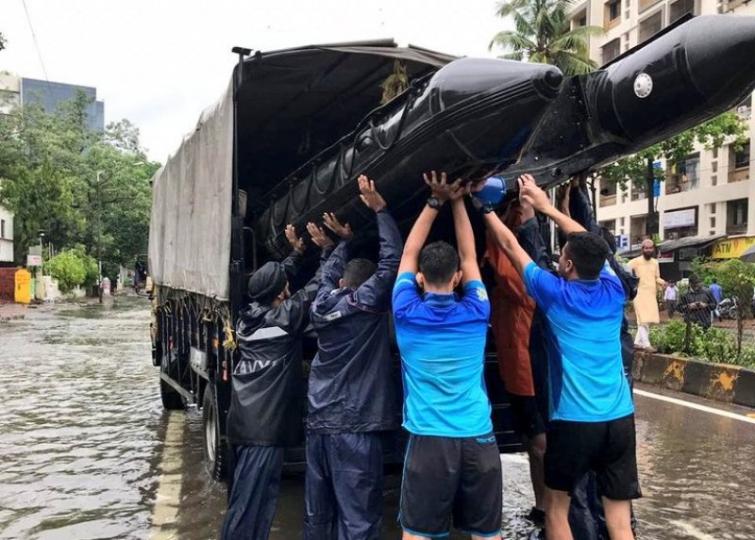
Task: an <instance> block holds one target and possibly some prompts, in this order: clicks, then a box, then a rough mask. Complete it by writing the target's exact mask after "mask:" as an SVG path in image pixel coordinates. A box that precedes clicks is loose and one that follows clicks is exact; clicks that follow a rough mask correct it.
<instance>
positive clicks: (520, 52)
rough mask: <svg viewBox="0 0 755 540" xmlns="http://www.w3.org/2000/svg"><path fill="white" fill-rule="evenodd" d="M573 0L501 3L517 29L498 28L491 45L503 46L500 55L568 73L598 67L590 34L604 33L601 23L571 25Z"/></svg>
mask: <svg viewBox="0 0 755 540" xmlns="http://www.w3.org/2000/svg"><path fill="white" fill-rule="evenodd" d="M572 1H573V0H509V1H503V2H500V3H499V4H498V8H497V10H496V13H497V15H499V16H500V17H513V19H514V26H515V28H516V29H515V30H504V31H502V32H498V33H497V34H496V35H495V37H493V39H492V40H491V41H490V45H489V49H491V50H492V49H493V48H494V47H501V48H503V49H504V50H505V51H507V52H506V53H505V54H503V55H502V56H501V58H508V59H510V60H527V61H529V62H540V63H543V64H552V65H554V66H556V67H558V68H559V69H560V70H561V71H562V72H563V73H564V74H566V75H581V74H584V73H589V72H590V71H592V70H594V69H596V68H597V67H598V65H597V64H596V63H595V62H593V61H592V60H591V59H590V50H589V45H588V38H589V37H590V36H600V35H602V34H603V33H604V31H603V28H601V27H600V26H578V27H576V28H570V26H571V24H570V20H569V17H568V16H567V10H568V8H569V6H570V5H571V3H572Z"/></svg>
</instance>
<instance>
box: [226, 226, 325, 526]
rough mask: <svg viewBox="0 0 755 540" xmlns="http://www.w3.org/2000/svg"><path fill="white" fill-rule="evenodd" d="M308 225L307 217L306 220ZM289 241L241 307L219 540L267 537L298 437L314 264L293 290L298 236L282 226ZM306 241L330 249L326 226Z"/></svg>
mask: <svg viewBox="0 0 755 540" xmlns="http://www.w3.org/2000/svg"><path fill="white" fill-rule="evenodd" d="M310 225H311V224H310ZM286 238H287V239H288V241H289V243H290V244H291V246H292V247H293V251H292V252H291V255H289V256H288V257H287V258H286V259H285V260H284V261H283V262H275V261H269V262H267V263H265V264H263V265H262V266H261V267H260V268H259V269H257V270H256V271H255V272H254V273H253V274H252V276H251V277H250V278H249V286H248V287H249V290H248V292H249V296H250V297H251V298H252V302H251V304H249V305H248V306H247V307H246V308H245V309H243V310H242V311H241V313H240V314H239V321H238V324H237V326H236V336H237V339H238V347H239V360H238V362H237V363H236V365H235V367H234V369H233V375H232V380H231V384H232V392H231V406H230V410H229V411H228V438H229V440H230V442H231V445H232V446H233V460H232V461H233V471H232V475H231V478H230V481H229V486H228V493H229V495H228V511H227V512H226V515H225V520H224V522H223V529H222V532H221V539H222V540H267V538H268V536H269V535H270V527H271V526H272V523H273V517H274V516H275V507H276V503H277V501H278V492H279V490H280V478H281V472H282V470H283V451H284V448H285V447H287V446H296V445H297V444H300V441H301V425H302V411H303V409H304V407H303V405H304V404H303V396H304V388H303V386H304V385H303V379H304V375H303V373H302V362H303V357H302V337H303V336H304V332H305V329H306V328H307V326H308V324H309V307H310V304H311V302H312V301H313V300H314V298H315V294H316V293H317V287H318V285H319V279H320V272H317V273H316V274H315V276H314V277H313V278H312V279H311V280H310V281H309V282H308V283H307V284H306V285H305V286H304V287H303V288H301V289H300V290H299V291H297V292H296V293H294V294H293V295H292V294H291V292H290V290H289V282H290V281H291V280H292V279H293V278H294V277H295V276H296V274H297V273H298V271H299V268H300V266H301V261H302V255H303V253H304V241H303V240H301V239H300V238H299V237H298V236H297V234H296V231H295V230H294V228H293V226H291V225H289V226H287V227H286ZM312 242H313V243H314V244H315V245H317V246H319V247H321V248H322V249H323V252H324V253H326V254H327V253H328V252H329V250H330V248H332V246H333V241H332V240H330V238H328V237H327V236H325V234H324V233H321V234H317V235H312Z"/></svg>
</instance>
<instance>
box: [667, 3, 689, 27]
mask: <svg viewBox="0 0 755 540" xmlns="http://www.w3.org/2000/svg"><path fill="white" fill-rule="evenodd" d="M688 13H690V14H692V15H694V14H695V0H677V1H676V2H674V3H673V4H671V10H670V11H669V24H671V23H673V22H674V21H678V20H679V19H681V18H682V17H684V16H685V15H687V14H688Z"/></svg>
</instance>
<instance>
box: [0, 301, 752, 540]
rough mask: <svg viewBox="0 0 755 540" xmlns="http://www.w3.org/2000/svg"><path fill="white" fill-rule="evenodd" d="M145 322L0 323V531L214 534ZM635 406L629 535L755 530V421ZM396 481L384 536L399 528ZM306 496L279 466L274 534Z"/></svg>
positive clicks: (70, 310) (77, 317)
mask: <svg viewBox="0 0 755 540" xmlns="http://www.w3.org/2000/svg"><path fill="white" fill-rule="evenodd" d="M148 325H149V315H148V308H147V302H146V300H145V299H143V298H118V299H116V300H115V303H114V304H113V305H110V306H104V307H103V306H99V305H89V306H84V307H82V306H76V305H71V306H65V305H63V306H56V307H42V308H39V309H37V310H28V314H27V317H26V319H25V320H20V321H12V322H10V323H6V324H3V325H0V390H2V395H3V397H4V403H3V407H2V409H0V433H2V436H1V437H0V538H2V539H16V538H35V539H36V538H39V539H58V538H59V539H94V538H129V539H130V538H186V539H202V540H204V539H212V538H215V537H216V535H217V530H218V528H219V526H220V523H221V520H222V516H223V510H224V505H225V492H224V487H223V486H222V485H218V484H216V483H214V482H211V481H210V480H209V479H208V476H207V474H206V473H205V471H204V469H203V467H202V426H201V418H200V415H199V414H198V413H197V412H196V411H194V410H189V411H187V413H181V412H174V413H171V414H168V413H165V412H163V410H162V407H161V405H160V399H159V391H158V387H157V380H158V379H157V370H156V369H155V368H153V367H152V365H151V361H150V346H149V341H148ZM647 390H651V391H652V392H656V390H655V389H647ZM675 397H677V398H681V397H683V398H684V399H685V400H686V399H689V398H688V397H686V396H681V395H678V394H677V395H675ZM701 403H704V404H705V405H708V406H711V407H716V406H717V405H715V404H712V403H710V402H701ZM637 408H638V414H637V429H638V460H639V466H640V475H641V483H642V488H643V491H644V494H645V498H643V499H641V500H640V501H638V503H637V504H636V513H637V516H638V518H639V521H640V536H639V538H643V539H652V540H677V539H678V540H682V539H700V540H709V539H724V540H729V539H732V540H740V539H741V540H745V539H752V538H755V520H753V516H754V515H755V459H753V456H755V424H752V423H746V422H742V421H740V420H736V419H733V418H727V417H722V416H719V415H716V414H713V413H711V412H705V411H700V410H693V409H690V408H688V407H684V406H681V405H679V404H676V403H671V402H665V401H659V400H657V399H655V398H652V397H648V396H645V395H640V396H637ZM502 459H503V465H504V469H503V470H504V486H505V493H504V504H505V508H504V516H505V519H506V523H505V524H504V532H505V538H507V539H518V538H526V531H527V525H526V522H525V521H524V520H523V519H522V518H521V514H522V513H523V512H524V511H525V510H528V509H529V505H530V504H531V492H530V488H529V485H528V474H527V468H526V458H525V457H524V456H523V455H506V456H503V457H502ZM398 485H399V479H398V478H397V477H391V478H389V479H388V482H387V487H388V489H387V493H386V503H387V504H386V512H385V526H384V530H385V534H384V536H385V538H397V537H398V534H399V533H398V529H397V527H396V524H395V517H396V506H397V502H398ZM302 497H303V487H302V481H301V476H300V475H289V476H287V477H286V478H285V480H284V484H283V489H282V494H281V500H280V503H279V508H278V515H277V516H276V520H275V529H274V532H273V535H272V537H273V538H275V539H292V538H299V537H300V524H301V520H302V515H303V503H302Z"/></svg>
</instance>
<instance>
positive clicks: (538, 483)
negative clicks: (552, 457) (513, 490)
mask: <svg viewBox="0 0 755 540" xmlns="http://www.w3.org/2000/svg"><path fill="white" fill-rule="evenodd" d="M527 453H528V454H529V458H530V479H531V480H532V490H533V491H534V492H535V508H537V509H538V510H545V462H544V458H545V433H541V434H539V435H535V436H534V437H533V438H532V439H530V440H529V441H528V445H527Z"/></svg>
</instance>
